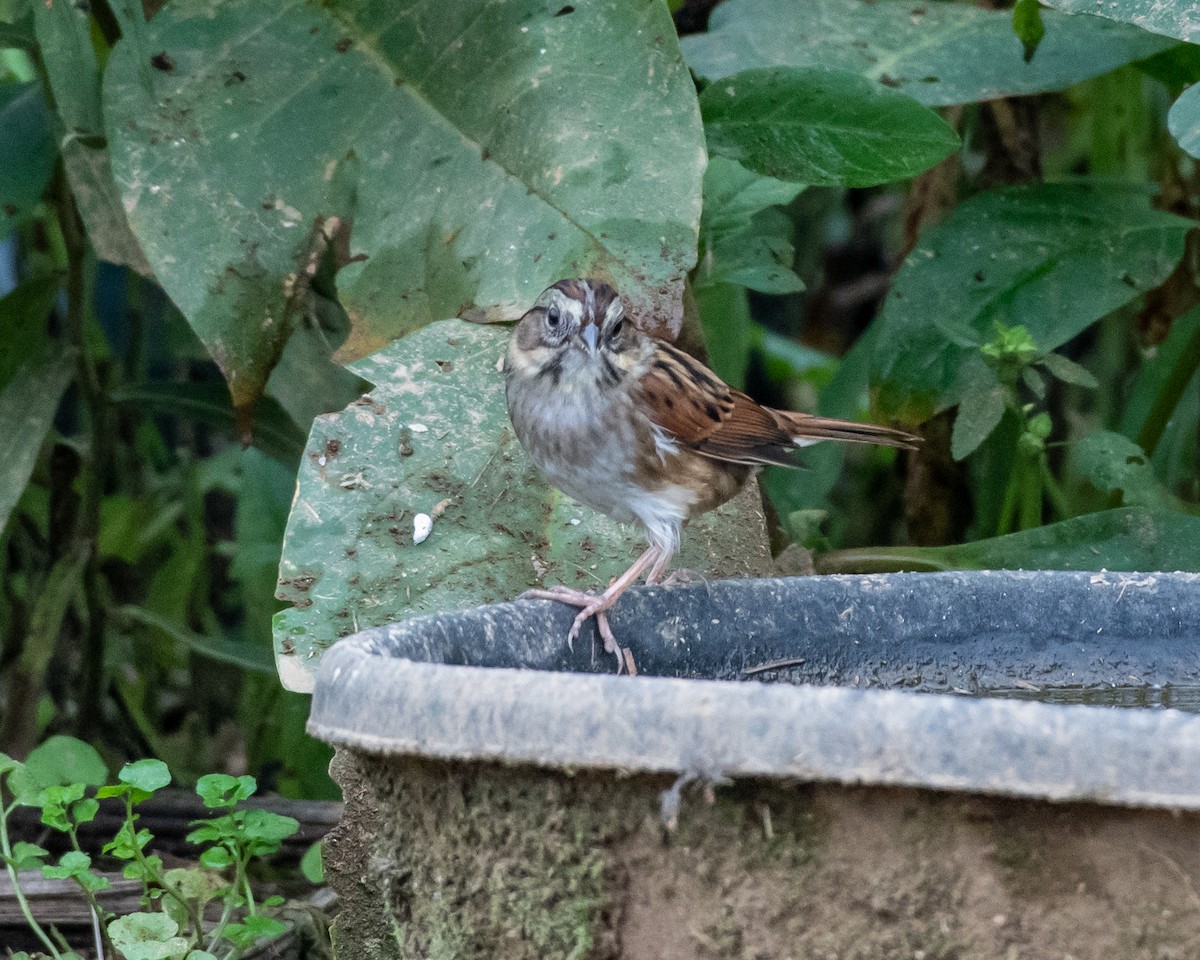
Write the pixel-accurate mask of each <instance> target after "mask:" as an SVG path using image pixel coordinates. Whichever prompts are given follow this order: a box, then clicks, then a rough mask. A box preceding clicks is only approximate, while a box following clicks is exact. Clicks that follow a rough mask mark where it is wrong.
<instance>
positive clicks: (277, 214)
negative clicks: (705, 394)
mask: <svg viewBox="0 0 1200 960" xmlns="http://www.w3.org/2000/svg"><path fill="white" fill-rule="evenodd" d="M563 9H564V10H568V11H569V12H568V14H567V15H564V16H554V12H555V10H554V9H548V8H547V6H546V4H544V3H542V2H540V0H522V2H518V3H507V4H496V5H487V6H485V7H478V8H477V7H475V6H473V5H468V6H463V7H461V8H447V6H446V5H445V4H443V3H437V2H431V0H408V2H405V3H402V4H391V5H387V6H378V5H373V4H368V3H363V2H358V0H338V2H333V3H329V4H325V5H321V6H313V5H310V4H305V3H301V2H299V0H272V2H270V3H267V4H264V3H262V2H258V0H210V2H207V3H203V4H188V5H186V6H179V7H175V6H168V7H167V8H165V9H164V10H163V11H162V13H161V14H159V15H158V16H156V17H155V18H154V20H153V21H152V22H151V23H150V24H148V25H147V27H146V33H147V40H146V43H147V44H148V47H147V49H150V50H155V51H157V50H166V51H169V52H170V57H171V62H172V67H171V69H169V70H155V71H151V76H150V77H149V78H147V76H146V71H145V70H144V61H143V60H141V59H140V58H139V57H138V56H137V55H136V54H137V51H135V50H134V49H133V47H132V46H131V45H128V44H120V45H118V46H117V47H116V49H115V50H114V51H113V55H112V58H111V60H110V62H109V65H108V68H107V70H106V77H105V90H104V94H105V96H104V106H105V111H106V118H107V121H108V131H109V136H110V149H111V150H112V157H113V165H114V172H115V175H116V178H117V181H118V182H119V183H120V184H121V185H122V191H123V200H124V203H125V207H126V209H128V210H130V211H131V212H130V224H131V226H132V227H133V231H134V233H135V234H136V235H137V237H138V238H139V240H140V241H141V243H142V246H143V249H144V250H145V251H146V254H147V257H148V259H149V260H150V262H151V266H152V267H153V268H154V271H155V275H156V276H157V277H158V279H159V281H160V282H161V283H162V285H163V287H164V289H165V290H166V291H167V292H168V293H169V294H170V296H171V298H172V299H173V300H174V301H175V303H177V304H178V305H179V307H180V309H181V310H182V311H183V313H184V314H185V316H187V318H188V320H189V322H190V323H191V324H192V326H193V327H194V328H195V330H196V332H197V333H198V334H199V336H200V338H201V339H202V340H203V341H204V343H205V344H206V346H208V348H209V349H210V350H211V351H212V353H213V355H214V357H215V358H216V360H217V362H218V363H219V364H220V366H221V368H222V370H223V372H224V373H225V375H226V379H227V380H228V381H229V384H230V388H231V390H232V392H233V396H234V402H235V404H236V405H243V404H248V403H250V402H251V401H253V400H254V399H255V398H256V397H257V396H258V395H259V393H260V392H261V390H262V388H263V386H264V385H265V383H266V382H267V376H268V374H269V373H270V370H271V368H272V366H273V365H274V364H275V362H276V360H277V359H278V357H279V354H280V351H281V349H282V347H283V343H284V341H285V340H286V339H287V336H288V333H289V332H290V329H291V327H292V326H293V324H294V323H295V322H296V319H297V317H298V316H299V315H302V313H303V312H304V309H305V305H306V298H308V297H310V296H311V290H310V288H309V285H308V284H307V283H306V282H305V280H304V277H302V276H301V277H299V278H298V277H297V264H301V265H303V264H305V263H307V262H309V261H310V258H312V260H313V262H315V261H316V260H318V259H320V257H321V256H322V254H323V253H324V248H325V247H326V246H328V247H329V253H330V254H331V255H332V256H334V258H335V262H336V264H337V266H340V267H342V268H343V269H341V271H340V272H339V273H338V275H337V293H338V297H339V299H340V301H341V303H342V304H343V305H344V307H345V309H346V312H347V314H348V316H349V322H350V330H349V339H348V340H347V342H346V344H345V345H344V346H343V349H342V355H343V356H344V357H346V358H355V357H361V356H362V355H364V354H365V353H368V352H370V351H371V350H373V349H376V348H378V347H380V346H382V345H384V344H385V343H387V342H388V341H389V340H392V339H394V338H395V337H397V336H400V335H402V334H404V333H407V332H409V331H411V330H414V329H416V328H418V327H420V326H422V325H423V324H425V323H428V322H429V321H431V320H440V319H443V318H445V317H449V316H455V315H462V316H469V317H473V318H483V317H486V318H488V319H499V318H508V317H511V316H513V315H514V314H515V313H518V312H520V311H521V310H523V309H525V308H526V306H527V305H528V303H529V302H530V301H532V299H533V297H535V296H536V295H537V293H538V292H540V290H541V289H542V288H543V287H545V286H548V285H549V284H550V283H551V282H552V281H554V280H556V279H558V278H559V277H561V276H563V275H564V274H565V273H572V272H573V273H580V272H591V273H599V274H603V275H607V276H610V277H611V278H612V279H613V280H614V281H615V282H616V283H617V285H618V286H620V287H621V288H622V290H623V292H624V293H625V295H626V297H627V298H628V301H629V304H630V306H631V308H632V309H633V311H634V313H635V314H636V315H637V316H639V317H642V318H644V319H645V320H646V321H647V322H648V323H650V324H651V325H653V326H655V327H656V328H657V329H659V330H660V331H661V332H664V333H667V334H671V335H673V334H674V333H676V332H677V331H678V329H679V325H680V322H681V316H682V311H681V306H680V297H681V294H682V279H683V275H684V274H685V273H686V271H687V270H688V269H689V268H690V267H691V266H692V264H693V263H694V262H695V260H694V258H695V233H696V224H697V220H698V217H699V212H700V211H699V199H700V172H701V169H702V166H703V151H702V149H701V131H700V125H699V117H698V112H697V110H696V103H695V96H694V93H693V92H692V88H691V81H690V78H689V76H688V73H687V70H686V68H685V67H684V66H683V64H682V63H681V62H680V60H679V55H678V48H677V47H676V41H675V36H674V30H673V29H672V25H671V22H670V19H669V16H668V14H667V11H666V8H665V6H664V5H662V4H659V3H652V4H640V5H633V6H623V5H618V6H607V7H597V6H595V5H592V4H579V5H578V6H576V7H571V8H566V7H564V8H563ZM264 22H269V23H270V25H271V28H270V29H269V30H264V29H262V25H263V24H264ZM398 22H399V23H403V24H404V27H403V29H394V28H393V27H394V25H395V24H396V23H398ZM497 36H503V37H505V41H504V47H505V55H504V56H503V57H497V56H495V53H494V50H495V38H496V37H497ZM298 77H302V78H304V80H303V82H302V83H297V78H298ZM168 100H169V107H166V108H165V109H159V104H160V103H161V104H164V105H166V104H167V101H168ZM631 103H633V104H636V105H637V108H636V109H632V110H631V109H629V105H630V104H631ZM198 124H199V125H200V126H198ZM201 127H202V128H203V133H202V134H201V132H200V128H201ZM264 157H270V162H263V159H262V158H264ZM663 157H670V158H671V162H670V164H664V163H662V158H663ZM197 171H203V173H202V175H200V176H197V175H196V172H197ZM481 214H482V215H481ZM333 217H336V218H338V221H337V223H338V224H340V228H341V229H343V230H344V231H345V232H344V233H340V234H336V236H337V237H338V239H336V240H334V241H333V242H332V243H328V242H327V240H326V238H325V237H324V236H323V235H321V234H319V233H315V232H314V230H315V227H314V225H316V227H320V226H321V225H322V224H324V225H326V226H329V227H331V228H332V227H333V221H331V220H330V219H329V218H333ZM181 218H182V219H181ZM351 221H352V224H353V230H352V233H351V232H350V226H351ZM168 223H171V224H172V225H171V226H170V227H168V226H167V224H168ZM333 235H334V234H333V233H332V232H331V234H330V236H331V237H332V236H333ZM340 244H346V245H348V246H347V248H346V249H342V250H339V249H338V248H339V245H340ZM351 251H352V256H351ZM217 277H219V278H221V280H220V282H216V283H214V278H217ZM247 315H253V316H254V317H256V318H259V321H258V322H255V323H247V322H245V321H244V317H246V316H247Z"/></svg>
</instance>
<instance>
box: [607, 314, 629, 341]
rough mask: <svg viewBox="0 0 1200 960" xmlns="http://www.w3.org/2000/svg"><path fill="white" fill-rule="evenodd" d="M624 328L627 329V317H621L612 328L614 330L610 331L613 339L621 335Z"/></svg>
mask: <svg viewBox="0 0 1200 960" xmlns="http://www.w3.org/2000/svg"><path fill="white" fill-rule="evenodd" d="M624 329H625V319H624V318H621V319H620V320H618V321H617V322H616V323H614V324H613V328H612V331H611V332H610V333H609V337H611V338H612V339H614V340H615V339H616V338H617V337H619V336H620V335H621V331H622V330H624Z"/></svg>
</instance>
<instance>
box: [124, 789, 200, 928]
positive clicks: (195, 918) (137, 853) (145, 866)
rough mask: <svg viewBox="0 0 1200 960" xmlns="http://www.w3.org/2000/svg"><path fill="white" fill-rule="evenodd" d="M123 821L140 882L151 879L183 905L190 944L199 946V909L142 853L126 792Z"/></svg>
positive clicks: (130, 803)
mask: <svg viewBox="0 0 1200 960" xmlns="http://www.w3.org/2000/svg"><path fill="white" fill-rule="evenodd" d="M125 821H126V822H127V823H128V824H129V832H130V836H131V839H132V847H133V859H134V860H136V861H137V864H138V866H140V867H141V868H142V883H147V882H148V881H149V880H153V881H154V883H155V884H156V885H157V886H158V887H159V889H161V890H162V891H163V892H164V893H165V894H166V895H167V896H168V897H170V898H171V899H172V900H174V901H175V902H176V903H178V904H179V905H180V906H181V907H183V910H184V913H186V914H187V918H188V923H190V924H191V925H192V929H193V930H194V931H195V939H194V940H193V941H192V945H193V946H199V945H200V943H201V942H202V941H203V938H204V927H203V924H202V921H201V919H200V911H199V909H197V907H196V905H195V904H194V903H193V902H192V901H191V900H188V899H187V898H186V897H185V896H183V894H181V893H180V892H179V891H178V890H176V889H175V888H174V887H172V886H171V885H170V884H169V883H167V882H166V880H165V879H163V875H162V874H161V873H159V872H158V870H157V869H156V868H155V866H154V864H152V863H151V862H150V861H149V860H148V859H147V857H146V855H145V854H144V853H142V848H141V847H139V846H138V842H137V823H136V821H137V818H136V817H135V816H134V813H133V798H132V797H130V796H129V795H128V794H126V795H125Z"/></svg>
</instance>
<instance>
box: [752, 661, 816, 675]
mask: <svg viewBox="0 0 1200 960" xmlns="http://www.w3.org/2000/svg"><path fill="white" fill-rule="evenodd" d="M806 662H807V659H806V658H805V657H788V658H787V659H784V660H772V661H771V662H770V663H760V664H759V665H758V666H757V667H746V669H745V670H743V671H742V676H743V677H753V676H755V675H757V674H760V673H766V672H768V671H769V670H786V669H787V668H788V667H799V666H801V665H802V664H804V663H806Z"/></svg>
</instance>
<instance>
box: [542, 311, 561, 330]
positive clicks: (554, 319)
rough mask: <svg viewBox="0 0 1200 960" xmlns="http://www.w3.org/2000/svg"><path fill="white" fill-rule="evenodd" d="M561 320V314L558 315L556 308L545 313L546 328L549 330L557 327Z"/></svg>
mask: <svg viewBox="0 0 1200 960" xmlns="http://www.w3.org/2000/svg"><path fill="white" fill-rule="evenodd" d="M561 319H562V314H561V313H559V311H558V307H551V308H550V309H549V310H547V311H546V326H548V327H549V328H550V329H551V330H553V329H554V328H555V327H557V326H558V322H559V321H560V320H561Z"/></svg>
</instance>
